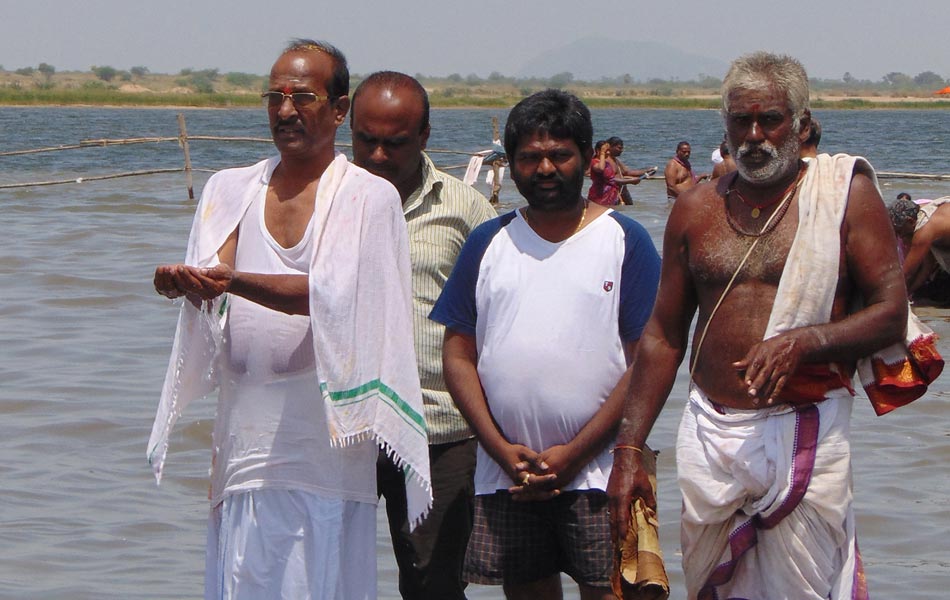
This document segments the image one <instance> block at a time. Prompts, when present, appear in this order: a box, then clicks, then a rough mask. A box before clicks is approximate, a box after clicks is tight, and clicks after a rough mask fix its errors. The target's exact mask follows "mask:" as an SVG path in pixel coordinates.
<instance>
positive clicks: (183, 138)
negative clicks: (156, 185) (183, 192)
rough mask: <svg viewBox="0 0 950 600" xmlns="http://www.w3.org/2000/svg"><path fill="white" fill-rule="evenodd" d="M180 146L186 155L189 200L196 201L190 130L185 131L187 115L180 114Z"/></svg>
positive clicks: (186, 182) (186, 180) (186, 179)
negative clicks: (189, 139)
mask: <svg viewBox="0 0 950 600" xmlns="http://www.w3.org/2000/svg"><path fill="white" fill-rule="evenodd" d="M178 145H179V146H181V149H182V151H184V153H185V184H186V185H187V186H188V199H189V200H194V199H195V184H194V181H193V179H192V177H191V153H190V152H189V151H188V130H187V129H185V113H178Z"/></svg>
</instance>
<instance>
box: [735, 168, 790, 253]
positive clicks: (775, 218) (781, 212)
mask: <svg viewBox="0 0 950 600" xmlns="http://www.w3.org/2000/svg"><path fill="white" fill-rule="evenodd" d="M803 181H805V179H804V178H803V177H801V176H799V177H798V180H797V181H796V182H795V185H794V186H793V187H792V188H790V189H789V190H788V191H787V192H785V195H784V196H782V199H781V200H780V201H779V202H781V204H779V207H778V208H777V209H775V211H774V212H773V213H772V215H771V216H770V217H769V220H768V221H766V222H765V227H763V228H762V229H761V231H758V232H755V231H746V230H744V229H742V228H741V227H739V224H738V223H736V221H735V219H733V218H732V214H730V213H729V206H728V205H727V204H726V202H727V201H728V198H729V194H728V193H727V194H726V195H725V197H724V198H723V207H724V208H725V209H726V222H727V223H729V227H732V230H733V231H735V232H736V233H738V234H739V235H741V236H745V237H753V238H759V237H762V236H763V235H768V234H770V233H772V231H773V230H774V229H775V228H776V227H778V224H779V223H780V222H781V221H782V217H784V216H785V213H786V212H788V207H789V206H791V204H792V203H791V202H790V200H791V199H792V196H794V195H795V192H797V191H798V188H799V187H801V185H802V182H803Z"/></svg>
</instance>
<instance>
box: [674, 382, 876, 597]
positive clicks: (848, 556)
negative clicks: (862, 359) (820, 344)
mask: <svg viewBox="0 0 950 600" xmlns="http://www.w3.org/2000/svg"><path fill="white" fill-rule="evenodd" d="M851 406H852V398H851V394H850V392H849V391H848V390H845V389H842V390H835V391H832V392H830V393H829V394H828V399H827V400H825V401H823V402H820V403H818V404H808V405H804V406H799V407H792V406H788V405H782V406H779V407H776V408H774V409H762V410H734V409H728V408H723V407H720V406H716V405H714V404H713V403H711V402H710V401H709V400H708V399H706V398H705V396H704V394H703V393H702V392H701V391H700V390H699V389H698V388H696V387H695V386H694V387H693V389H692V390H691V391H690V398H689V402H687V405H686V410H685V412H684V414H683V419H682V421H681V423H680V430H679V435H678V437H677V448H676V460H677V468H678V479H679V484H680V488H681V490H682V492H683V514H682V548H683V570H684V574H685V577H686V585H687V590H688V597H689V598H690V600H693V599H699V600H707V599H709V600H713V599H718V598H757V599H764V598H788V599H796V600H797V599H802V600H804V599H809V600H812V599H814V600H823V599H824V600H827V599H829V598H831V599H832V600H838V599H841V600H843V599H845V598H847V599H866V598H867V587H866V584H865V580H864V571H863V568H862V566H861V560H860V556H859V555H858V551H857V544H856V542H855V533H854V514H853V511H852V497H851V462H850V443H849V420H850V416H851Z"/></svg>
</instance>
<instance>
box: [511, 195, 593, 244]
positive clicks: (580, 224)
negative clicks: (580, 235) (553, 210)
mask: <svg viewBox="0 0 950 600" xmlns="http://www.w3.org/2000/svg"><path fill="white" fill-rule="evenodd" d="M588 204H590V200H584V210H582V211H581V220H580V221H579V222H578V223H577V227H575V228H574V231H572V232H571V235H574V234H575V233H577V232H578V231H580V230H581V227H583V226H584V221H585V220H586V219H587V205H588ZM529 208H530V207H529V206H526V207H525V209H524V210H523V211H521V216H522V217H524V222H525V223H527V224H528V227H531V220H530V219H529V218H528V209H529ZM531 229H534V227H531ZM567 237H571V236H570V235H569V236H567Z"/></svg>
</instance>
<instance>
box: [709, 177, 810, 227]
mask: <svg viewBox="0 0 950 600" xmlns="http://www.w3.org/2000/svg"><path fill="white" fill-rule="evenodd" d="M805 168H807V167H802V166H799V171H798V176H797V177H796V178H795V181H793V182H791V183H790V184H788V187H787V188H785V191H783V192H782V193H781V194H777V195H776V196H775V197H774V198H771V199H769V200H766V201H765V202H752V201H750V200H748V199H746V197H745V196H743V195H742V192H740V191H739V188H737V187H735V185H736V181H737V180H738V177H736V178H735V179H733V180H732V185H731V186H729V188H728V189H727V190H726V196H728V195H730V194H732V193H735V195H736V197H738V198H739V201H740V202H742V203H743V204H745V205H746V206H748V207H749V208H751V209H752V218H753V219H758V218H759V215H761V214H762V209H763V208H768V207H770V206H774V205H776V204H778V203H779V202H781V201H782V200H784V199H785V197H786V196H788V193H789V192H790V191H791V190H792V189H794V188H796V187H798V183H799V182H800V181H801V179H802V177H803V176H804V174H805Z"/></svg>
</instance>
